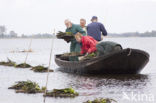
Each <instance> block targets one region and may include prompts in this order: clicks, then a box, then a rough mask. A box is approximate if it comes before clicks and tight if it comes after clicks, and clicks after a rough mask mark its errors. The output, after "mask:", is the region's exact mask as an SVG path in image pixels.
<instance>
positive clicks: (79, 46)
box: [75, 43, 81, 52]
mask: <svg viewBox="0 0 156 103" xmlns="http://www.w3.org/2000/svg"><path fill="white" fill-rule="evenodd" d="M80 51H81V45H80V44H79V43H76V44H75V52H80Z"/></svg>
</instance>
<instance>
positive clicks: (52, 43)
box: [44, 29, 55, 103]
mask: <svg viewBox="0 0 156 103" xmlns="http://www.w3.org/2000/svg"><path fill="white" fill-rule="evenodd" d="M53 35H55V29H54V33H53ZM53 45H54V38H53V37H52V41H51V50H50V58H49V66H48V73H47V78H46V86H45V88H46V89H45V91H44V94H45V95H46V94H47V86H48V79H49V69H50V65H51V57H52V51H53ZM45 98H46V96H44V103H45Z"/></svg>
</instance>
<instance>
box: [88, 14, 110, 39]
mask: <svg viewBox="0 0 156 103" xmlns="http://www.w3.org/2000/svg"><path fill="white" fill-rule="evenodd" d="M91 21H92V23H90V24H88V26H87V33H88V35H89V36H92V37H93V38H94V39H95V40H97V41H101V40H102V35H103V36H106V35H107V31H106V29H105V27H104V25H103V24H102V23H99V22H98V18H97V17H96V16H93V17H92V19H91ZM101 33H102V35H101Z"/></svg>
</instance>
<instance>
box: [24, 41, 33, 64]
mask: <svg viewBox="0 0 156 103" xmlns="http://www.w3.org/2000/svg"><path fill="white" fill-rule="evenodd" d="M31 44H32V38H31V39H30V44H29V46H28V51H27V54H26V57H25V60H24V64H26V62H27V58H28V54H29V50H30V48H31Z"/></svg>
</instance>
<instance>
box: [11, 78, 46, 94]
mask: <svg viewBox="0 0 156 103" xmlns="http://www.w3.org/2000/svg"><path fill="white" fill-rule="evenodd" d="M8 89H15V90H16V93H42V92H44V90H45V87H42V88H40V86H39V85H38V84H37V83H35V82H32V81H30V80H27V81H18V82H16V83H15V84H14V85H13V86H11V87H9V88H8Z"/></svg>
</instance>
